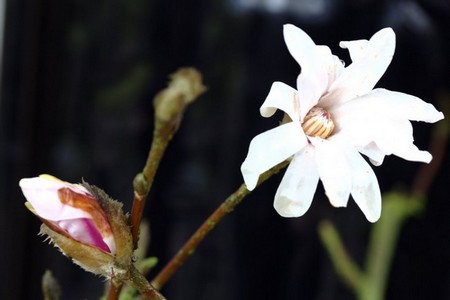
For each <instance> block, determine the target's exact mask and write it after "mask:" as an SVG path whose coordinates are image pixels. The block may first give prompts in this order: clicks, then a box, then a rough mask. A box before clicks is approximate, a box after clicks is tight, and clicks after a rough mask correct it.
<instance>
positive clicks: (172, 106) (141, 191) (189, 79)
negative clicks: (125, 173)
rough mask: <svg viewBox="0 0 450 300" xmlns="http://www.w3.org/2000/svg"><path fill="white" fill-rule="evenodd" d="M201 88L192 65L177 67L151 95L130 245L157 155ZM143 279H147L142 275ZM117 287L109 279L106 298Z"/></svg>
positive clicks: (111, 297) (112, 299)
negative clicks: (151, 109)
mask: <svg viewBox="0 0 450 300" xmlns="http://www.w3.org/2000/svg"><path fill="white" fill-rule="evenodd" d="M205 91H206V87H205V86H204V85H203V82H202V75H201V73H200V72H198V71H197V70H196V69H194V68H181V69H179V70H178V71H177V72H175V73H174V74H172V75H170V82H169V84H168V87H167V88H165V89H163V90H162V91H160V92H159V93H158V94H157V95H156V96H155V98H154V102H153V105H154V110H155V114H154V119H155V121H154V126H155V127H154V130H153V140H152V144H151V146H150V150H149V153H148V156H147V161H146V163H145V165H144V168H143V170H142V172H140V173H138V174H137V175H136V176H135V178H134V180H133V188H134V197H133V205H132V208H131V215H130V224H131V236H132V240H133V246H134V249H136V248H137V245H138V240H139V228H140V224H141V221H142V215H143V212H144V208H145V204H146V202H147V198H148V194H149V192H150V189H151V187H152V184H153V181H154V178H155V175H156V172H157V170H158V167H159V164H160V162H161V159H162V157H163V156H164V153H165V151H166V149H167V146H168V145H169V142H170V141H171V140H172V138H173V136H174V134H175V133H176V131H177V130H178V128H179V126H180V123H181V120H182V118H183V114H184V111H185V109H186V108H187V106H188V105H189V104H190V103H192V102H193V101H194V100H195V99H196V98H198V97H199V96H200V95H201V94H203V93H204V92H205ZM141 276H142V275H141ZM143 279H145V277H143ZM145 281H147V280H146V279H145ZM142 282H143V281H142V280H137V281H136V282H134V284H139V283H142ZM147 283H148V282H147ZM141 285H142V284H141ZM149 285H150V284H149ZM150 286H151V285H150ZM121 289H122V283H120V282H119V283H117V284H114V283H113V282H111V285H110V288H109V291H108V300H116V299H118V297H119V295H120V291H121ZM149 293H153V292H149ZM151 299H153V298H151ZM155 299H158V298H155ZM161 299H162V298H161Z"/></svg>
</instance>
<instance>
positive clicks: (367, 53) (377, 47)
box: [321, 28, 395, 107]
mask: <svg viewBox="0 0 450 300" xmlns="http://www.w3.org/2000/svg"><path fill="white" fill-rule="evenodd" d="M341 46H342V47H344V48H345V47H348V48H349V50H350V52H351V53H350V55H351V57H352V59H355V60H354V61H353V62H352V63H351V64H350V65H349V66H348V67H347V68H345V69H344V70H343V71H342V73H341V76H339V77H338V78H337V79H336V80H335V81H334V82H333V84H332V85H331V86H330V88H329V91H328V93H327V94H326V95H325V96H324V97H323V99H322V100H321V102H323V103H324V106H326V107H332V106H333V105H338V104H341V103H344V102H346V101H349V100H351V99H354V98H355V97H358V96H362V95H364V94H367V93H369V92H370V91H371V90H372V89H373V87H374V86H375V84H376V83H377V82H378V80H380V78H381V76H383V74H384V72H385V71H386V69H387V67H388V66H389V64H390V63H391V60H392V57H393V55H394V51H395V33H394V31H393V30H392V29H391V28H385V29H382V30H380V31H378V32H377V33H375V34H374V35H373V36H372V38H371V39H370V41H364V40H358V41H349V42H341Z"/></svg>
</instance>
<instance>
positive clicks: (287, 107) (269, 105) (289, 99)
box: [259, 81, 300, 121]
mask: <svg viewBox="0 0 450 300" xmlns="http://www.w3.org/2000/svg"><path fill="white" fill-rule="evenodd" d="M296 93H297V90H296V89H294V88H292V87H290V86H288V85H287V84H284V83H282V82H279V81H276V82H274V83H273V84H272V87H271V88H270V91H269V94H268V95H267V97H266V100H265V101H264V103H263V104H262V105H261V108H260V109H259V111H260V113H261V115H262V116H263V117H266V118H268V117H271V116H272V115H273V114H274V113H275V112H276V111H277V109H280V110H282V111H284V112H285V113H287V114H288V115H289V117H290V118H291V120H293V121H300V113H299V105H300V103H299V99H298V97H297V96H296Z"/></svg>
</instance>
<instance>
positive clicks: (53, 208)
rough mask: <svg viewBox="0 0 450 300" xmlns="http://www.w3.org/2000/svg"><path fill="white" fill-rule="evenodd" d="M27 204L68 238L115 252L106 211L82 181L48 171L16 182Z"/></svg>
mask: <svg viewBox="0 0 450 300" xmlns="http://www.w3.org/2000/svg"><path fill="white" fill-rule="evenodd" d="M19 185H20V187H21V188H22V192H23V194H24V195H25V197H26V198H27V200H28V202H27V203H26V204H27V207H28V208H29V209H30V210H31V211H32V212H33V213H34V214H36V215H37V216H38V217H39V218H40V219H41V220H42V221H43V222H44V223H45V224H46V225H47V226H49V227H50V228H51V229H52V230H55V231H57V232H58V233H60V234H63V235H65V236H67V237H69V238H71V239H74V240H76V241H79V242H81V243H84V244H87V245H90V246H93V247H96V248H98V249H101V250H103V251H104V252H107V253H110V254H115V252H116V245H115V241H114V236H113V233H112V230H111V226H110V224H109V222H108V218H107V216H106V214H105V212H104V211H103V210H102V208H101V207H100V205H99V203H98V202H97V200H96V199H95V198H94V196H93V195H92V194H91V193H90V192H89V191H88V190H87V189H86V188H85V187H84V186H82V185H80V184H71V183H68V182H65V181H61V180H59V179H58V178H56V177H53V176H50V175H41V176H39V177H35V178H24V179H22V180H20V182H19Z"/></svg>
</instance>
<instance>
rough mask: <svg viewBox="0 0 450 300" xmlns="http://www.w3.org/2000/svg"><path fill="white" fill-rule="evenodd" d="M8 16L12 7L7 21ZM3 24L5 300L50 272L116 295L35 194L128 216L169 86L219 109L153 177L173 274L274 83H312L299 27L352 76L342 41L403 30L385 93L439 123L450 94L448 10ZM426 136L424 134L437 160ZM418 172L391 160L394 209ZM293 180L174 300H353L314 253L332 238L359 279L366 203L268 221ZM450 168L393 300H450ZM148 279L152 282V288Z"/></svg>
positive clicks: (421, 222)
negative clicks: (114, 208)
mask: <svg viewBox="0 0 450 300" xmlns="http://www.w3.org/2000/svg"><path fill="white" fill-rule="evenodd" d="M5 2H6V3H5ZM0 3H1V4H2V5H6V6H5V12H4V14H3V15H2V16H0V18H1V21H2V22H3V24H4V40H3V44H2V48H1V49H2V51H3V56H2V57H1V59H2V73H1V76H2V81H1V94H0V96H1V98H0V205H1V206H0V213H1V215H0V222H1V223H0V225H1V227H0V237H1V240H0V257H1V260H0V276H1V277H0V288H1V289H0V298H1V299H13V300H14V299H41V297H42V296H41V293H40V278H41V276H42V274H43V273H44V271H45V269H47V268H49V269H51V270H52V271H53V273H54V275H55V276H56V277H57V278H58V279H59V280H60V282H61V285H62V288H63V299H69V300H70V299H98V297H99V296H100V295H101V293H102V280H101V279H99V278H97V277H95V276H94V275H91V274H88V273H86V272H84V271H82V270H81V269H80V268H78V267H76V266H75V265H73V264H72V263H71V262H70V260H68V259H67V258H65V257H63V256H62V255H60V253H58V251H57V250H56V249H55V248H53V247H52V246H50V245H48V244H47V243H43V239H44V238H43V237H39V236H37V233H38V231H39V226H40V222H39V220H38V219H37V218H35V217H34V216H33V215H32V214H31V213H30V212H29V211H27V209H25V207H24V205H23V203H24V198H23V196H22V194H21V192H20V189H19V187H18V181H19V179H20V178H23V177H34V176H37V175H38V174H41V173H49V174H53V175H55V176H57V177H59V178H61V179H64V180H66V181H71V182H79V181H81V178H84V179H85V180H86V181H88V182H89V183H91V184H95V185H97V186H100V187H102V188H103V189H105V190H106V191H107V192H108V193H109V194H110V195H111V196H112V197H114V198H116V199H119V200H121V201H123V202H124V204H125V208H126V210H130V207H131V199H132V180H133V177H134V175H135V174H136V173H137V172H139V171H140V170H141V168H142V167H143V164H144V162H145V159H146V155H147V151H148V147H149V145H150V141H151V133H152V124H153V117H152V114H153V110H152V97H153V96H154V95H155V94H156V93H157V92H158V91H159V90H160V89H162V88H164V87H165V85H166V82H167V76H168V74H170V73H172V72H174V71H175V70H176V69H177V68H179V67H181V66H194V67H196V68H198V69H199V70H200V71H201V72H202V73H203V75H204V81H205V83H206V85H207V86H208V88H209V89H208V92H207V93H206V94H204V95H203V96H201V98H200V99H199V100H198V101H197V102H196V103H195V104H194V105H192V106H191V107H190V108H189V109H188V111H187V112H186V114H185V118H184V121H183V123H182V126H181V128H180V130H179V132H178V133H177V135H176V136H175V138H174V140H173V142H172V144H171V145H170V148H169V150H168V152H167V153H166V155H165V157H164V159H163V161H162V164H161V168H160V172H159V173H158V175H157V177H156V182H155V185H154V188H153V190H152V192H151V195H150V199H151V200H150V202H149V204H148V206H147V207H146V213H145V214H146V217H148V218H149V219H150V221H151V226H152V234H151V235H152V236H151V238H152V240H151V241H152V242H151V246H150V251H149V254H150V255H155V256H157V257H159V259H160V264H159V265H158V267H157V269H159V268H161V267H162V266H163V265H164V263H165V262H167V261H168V259H170V257H171V256H172V255H173V254H174V253H175V251H176V250H177V249H178V248H179V247H180V246H181V244H182V243H183V242H184V241H185V240H186V239H187V238H188V237H189V235H190V234H191V233H192V232H193V231H194V230H195V229H196V228H197V227H198V226H199V225H200V224H201V222H202V221H203V220H204V219H205V218H206V216H207V215H209V214H210V213H211V212H212V211H213V209H215V207H217V206H218V205H219V203H220V202H221V201H222V200H223V199H224V198H225V197H226V196H228V195H229V194H230V193H231V192H233V191H234V190H235V189H236V188H237V187H238V186H239V185H240V184H241V182H242V178H241V174H240V171H239V168H240V164H241V163H242V161H243V159H244V158H245V155H246V153H247V149H248V144H249V142H250V139H251V138H252V137H253V136H255V135H256V134H258V133H260V132H262V131H264V130H267V129H269V128H272V127H273V126H274V125H276V124H277V123H278V121H279V120H277V118H272V119H264V118H262V117H260V116H259V113H258V108H259V106H260V105H261V103H262V101H263V100H264V99H265V97H266V95H267V93H268V91H269V88H270V85H271V83H272V82H273V81H275V80H280V81H283V82H285V83H287V84H290V85H292V86H294V84H295V79H296V76H297V75H298V72H299V69H298V65H297V64H296V62H295V61H294V59H293V58H292V57H291V56H290V55H289V53H288V51H287V49H286V46H285V44H284V41H283V35H282V25H283V24H285V23H293V24H295V25H297V26H299V27H301V28H302V29H304V30H305V31H306V32H307V33H308V34H310V36H311V37H312V38H313V39H314V40H315V42H316V43H318V44H326V45H329V46H330V47H331V49H332V51H333V52H334V53H335V54H337V55H339V56H340V58H342V59H343V60H345V61H346V62H347V64H348V63H349V62H350V60H349V57H348V54H347V51H346V50H342V49H339V47H338V43H339V41H340V40H352V39H361V38H367V39H368V38H370V36H371V35H372V34H373V33H375V32H376V31H377V30H379V29H381V28H383V27H386V26H391V27H393V28H394V30H395V32H396V34H397V49H396V54H395V56H394V59H393V62H392V64H391V65H390V67H389V69H388V71H387V73H386V74H385V76H384V77H383V78H382V80H381V81H380V82H379V84H378V86H382V87H385V88H388V89H392V90H398V91H402V92H406V93H409V94H413V95H416V96H419V97H421V98H422V99H424V100H425V101H427V102H431V103H434V104H436V105H437V98H438V95H442V94H446V93H448V91H449V90H450V72H449V71H450V62H449V51H450V30H449V28H450V26H449V25H450V21H449V20H450V6H449V2H448V0H416V1H415V0H409V1H407V0H405V1H395V0H385V1H380V0H348V1H344V0H297V1H295V0H220V1H219V0H217V1H210V0H198V1H193V0H167V1H166V0H159V1H148V0H110V1H87V0H77V1H60V0H45V1H44V0H16V1H12V0H11V1H5V0H2V1H0ZM432 127H433V126H432V125H428V124H425V125H424V124H414V128H415V139H416V144H417V145H418V146H419V147H420V148H422V149H427V147H428V142H429V139H430V130H431V128H432ZM420 166H421V164H420V163H411V162H406V161H403V160H401V159H398V158H396V157H388V158H387V159H386V160H385V163H384V164H383V165H382V166H381V167H377V168H376V169H375V171H376V173H377V175H378V179H379V182H380V185H381V188H382V190H383V191H389V190H391V189H392V188H395V187H398V186H401V187H403V188H405V189H406V188H408V186H410V184H411V182H412V181H413V179H414V177H415V174H416V172H417V170H418V169H419V167H420ZM280 179H281V175H277V176H276V177H274V178H272V179H270V181H269V182H268V183H266V184H264V185H263V186H261V187H260V188H258V189H257V190H256V191H255V192H254V193H252V194H251V195H250V196H249V197H248V198H247V199H246V200H245V201H244V202H243V203H242V204H241V205H240V206H239V207H238V209H237V210H236V211H235V212H234V213H233V214H231V215H230V216H228V217H226V219H225V220H224V221H223V222H222V223H220V224H219V225H218V227H217V228H216V230H215V231H214V232H213V233H212V234H211V235H210V236H208V237H207V238H206V240H205V241H204V243H203V244H201V245H200V247H199V248H198V250H197V251H196V254H195V255H194V256H193V257H192V258H191V259H190V260H188V261H187V263H186V264H185V265H184V266H183V267H182V268H181V269H180V271H179V272H178V273H177V274H176V275H175V276H174V277H173V279H172V280H171V281H170V282H169V283H168V285H167V286H166V287H165V289H164V290H163V292H164V293H165V295H166V296H167V297H168V298H169V299H184V300H189V299H215V300H221V299H286V300H288V299H289V300H291V299H292V300H294V299H318V300H319V299H320V300H327V299H354V297H353V295H352V294H351V293H350V292H349V290H348V289H347V287H346V286H345V285H344V284H343V283H342V282H341V281H340V280H339V279H338V278H337V276H336V274H335V272H334V270H333V268H332V265H331V263H330V260H329V258H328V256H327V254H326V253H325V251H324V249H323V247H322V245H321V243H320V241H319V239H318V235H317V225H318V223H319V221H320V220H322V219H324V218H327V219H330V220H332V221H333V222H334V223H335V224H336V225H337V226H338V228H339V230H340V232H341V233H342V236H343V239H344V241H345V243H346V245H347V246H348V249H349V252H350V253H351V255H352V256H353V257H355V258H356V259H357V261H358V262H362V261H363V258H364V253H365V247H366V242H367V237H368V230H369V228H370V224H369V223H368V222H367V221H366V219H365V218H364V216H363V214H362V213H361V212H360V211H359V209H358V208H357V207H356V205H355V204H354V203H353V201H350V203H349V207H348V208H347V209H335V208H332V207H331V205H330V204H329V203H328V200H327V199H326V198H325V197H324V194H323V190H322V188H321V187H319V190H318V192H317V193H316V197H315V201H314V202H313V205H312V207H311V208H310V210H309V211H308V213H307V214H306V215H305V216H304V217H302V218H296V219H284V218H281V217H280V216H278V215H277V214H276V212H275V211H274V210H273V208H272V201H273V196H274V194H275V191H276V188H277V185H278V183H279V181H280ZM448 184H449V161H448V158H445V160H444V163H443V166H442V169H441V171H440V172H439V174H438V176H437V178H436V180H435V181H434V183H433V185H432V187H431V189H430V193H429V202H428V205H427V209H426V211H425V213H423V214H422V215H420V216H419V217H416V218H413V219H410V220H408V221H407V222H406V224H405V226H404V227H403V230H402V232H401V236H400V238H399V240H398V247H397V250H396V253H395V257H394V262H393V265H392V270H391V273H390V277H389V284H388V290H387V297H386V299H450V202H449V198H448V193H447V191H448V190H447V188H448ZM151 275H155V273H152V274H151Z"/></svg>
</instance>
